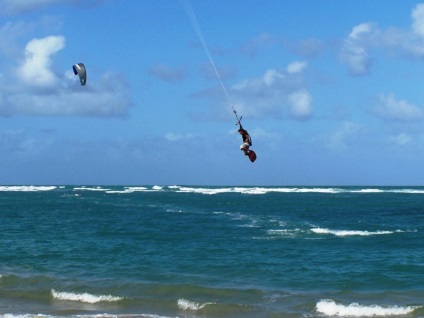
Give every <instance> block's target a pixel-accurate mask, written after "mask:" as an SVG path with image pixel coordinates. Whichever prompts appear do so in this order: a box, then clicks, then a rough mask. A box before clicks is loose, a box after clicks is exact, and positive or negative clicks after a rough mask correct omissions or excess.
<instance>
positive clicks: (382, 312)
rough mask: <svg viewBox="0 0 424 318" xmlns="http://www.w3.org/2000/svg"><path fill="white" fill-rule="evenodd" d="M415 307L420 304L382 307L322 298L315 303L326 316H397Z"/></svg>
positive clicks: (405, 313)
mask: <svg viewBox="0 0 424 318" xmlns="http://www.w3.org/2000/svg"><path fill="white" fill-rule="evenodd" d="M417 308H420V306H390V307H383V306H379V305H369V306H363V305H359V304H358V303H352V304H350V305H348V306H345V305H340V304H336V302H335V301H333V300H331V299H323V300H320V301H319V302H318V303H317V304H316V310H317V312H319V313H321V314H324V315H326V316H338V317H373V316H399V315H407V314H410V313H412V312H413V311H414V310H415V309H417Z"/></svg>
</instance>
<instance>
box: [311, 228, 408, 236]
mask: <svg viewBox="0 0 424 318" xmlns="http://www.w3.org/2000/svg"><path fill="white" fill-rule="evenodd" d="M311 231H312V232H314V233H316V234H332V235H335V236H371V235H387V234H393V233H401V232H403V231H401V230H396V231H374V232H370V231H355V230H330V229H323V228H320V227H317V228H313V229H311Z"/></svg>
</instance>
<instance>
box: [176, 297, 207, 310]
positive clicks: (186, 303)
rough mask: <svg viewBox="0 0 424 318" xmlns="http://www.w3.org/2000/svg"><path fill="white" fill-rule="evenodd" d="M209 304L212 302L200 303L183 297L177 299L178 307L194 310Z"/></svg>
mask: <svg viewBox="0 0 424 318" xmlns="http://www.w3.org/2000/svg"><path fill="white" fill-rule="evenodd" d="M210 304H212V303H203V304H201V303H198V302H195V301H190V300H187V299H183V298H181V299H178V307H179V308H180V309H182V310H194V311H195V310H200V309H203V308H205V307H206V306H207V305H210Z"/></svg>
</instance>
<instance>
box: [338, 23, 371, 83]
mask: <svg viewBox="0 0 424 318" xmlns="http://www.w3.org/2000/svg"><path fill="white" fill-rule="evenodd" d="M375 32H376V27H375V26H374V25H373V24H371V23H362V24H359V25H357V26H355V27H354V28H353V29H352V32H351V33H350V34H349V36H348V37H347V39H346V40H345V41H344V44H343V47H342V50H341V53H340V58H341V60H342V62H344V63H346V64H347V66H348V68H349V72H350V73H351V74H352V75H366V74H368V73H369V71H370V68H371V65H372V59H371V57H370V55H369V54H368V52H367V45H368V40H369V38H370V37H371V36H374V35H373V33H375Z"/></svg>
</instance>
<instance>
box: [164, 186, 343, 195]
mask: <svg viewBox="0 0 424 318" xmlns="http://www.w3.org/2000/svg"><path fill="white" fill-rule="evenodd" d="M168 188H169V189H175V190H177V192H188V193H200V194H208V195H212V194H220V193H242V194H267V193H270V192H280V193H340V192H343V190H341V189H338V188H290V187H284V188H266V187H225V188H197V187H179V186H170V187H168Z"/></svg>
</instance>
